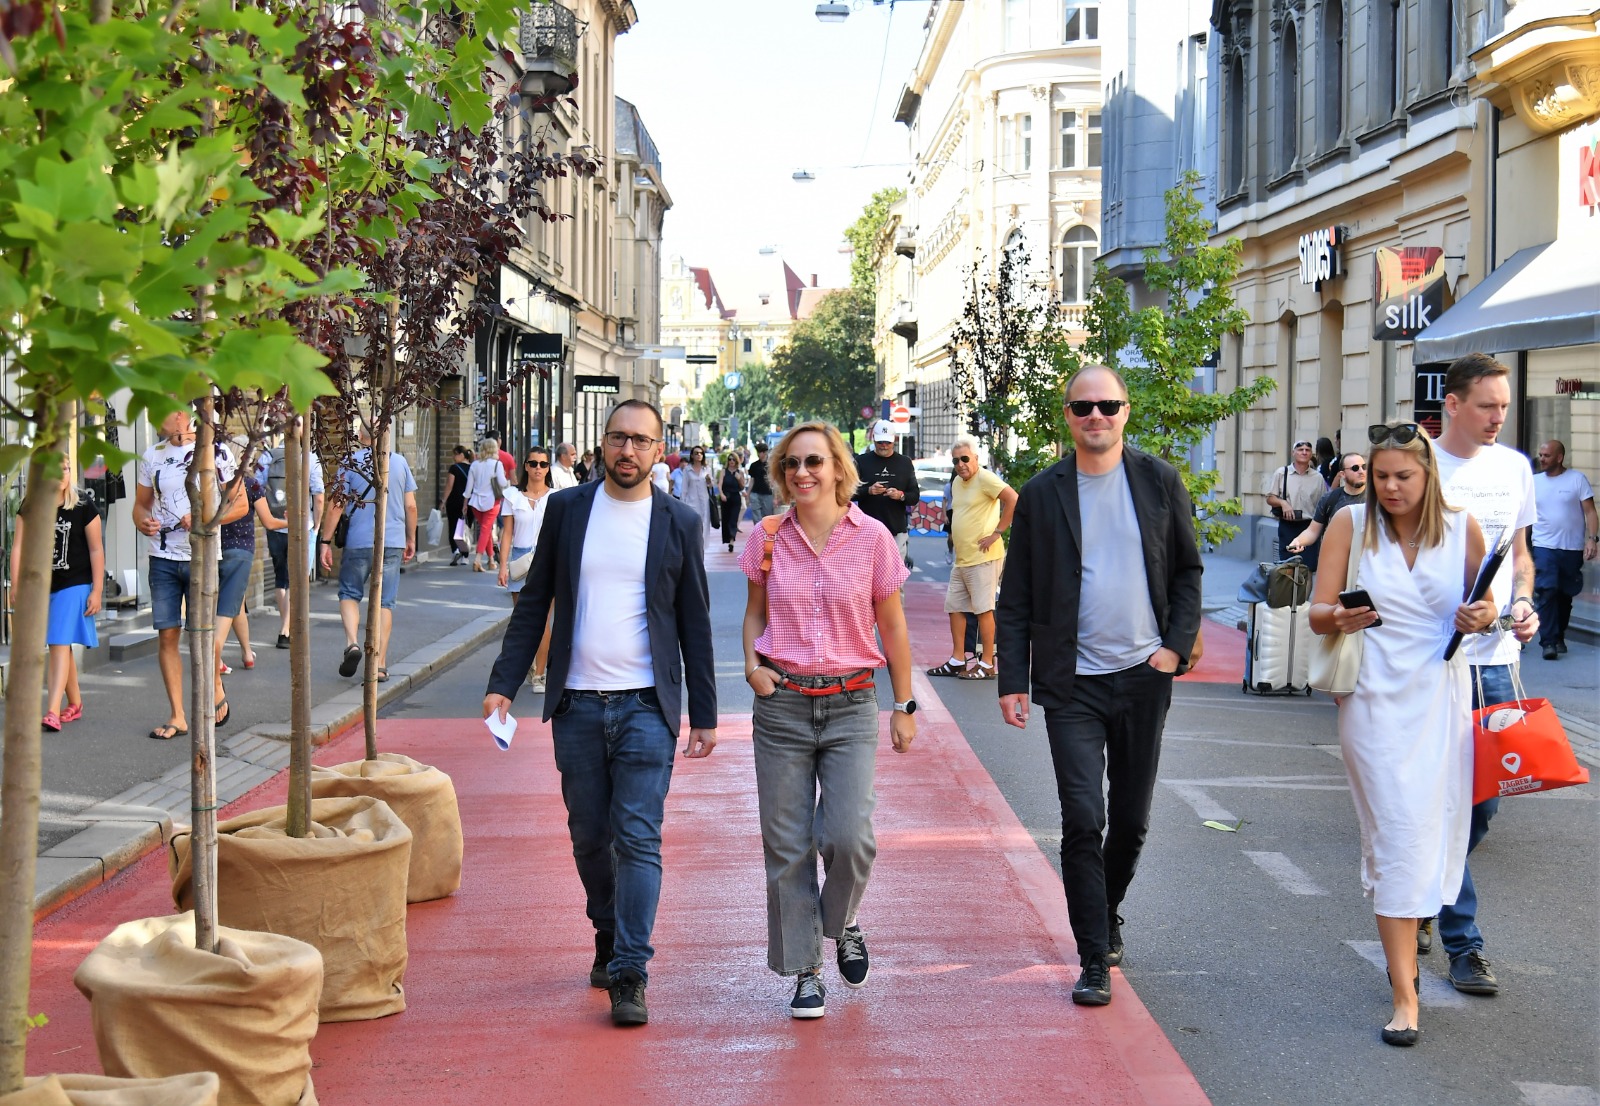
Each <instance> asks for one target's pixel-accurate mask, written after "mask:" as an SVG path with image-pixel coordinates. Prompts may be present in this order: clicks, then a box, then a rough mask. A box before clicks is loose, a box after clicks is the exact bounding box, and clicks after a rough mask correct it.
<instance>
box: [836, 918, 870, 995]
mask: <svg viewBox="0 0 1600 1106" xmlns="http://www.w3.org/2000/svg"><path fill="white" fill-rule="evenodd" d="M837 944H838V950H837V956H838V958H839V978H840V979H842V980H844V985H845V986H846V987H865V986H866V985H867V973H868V972H869V971H871V970H872V966H871V964H870V963H868V961H867V935H866V934H865V933H862V932H861V927H860V926H846V927H845V931H844V932H843V933H841V934H840V935H839V940H838V942H837Z"/></svg>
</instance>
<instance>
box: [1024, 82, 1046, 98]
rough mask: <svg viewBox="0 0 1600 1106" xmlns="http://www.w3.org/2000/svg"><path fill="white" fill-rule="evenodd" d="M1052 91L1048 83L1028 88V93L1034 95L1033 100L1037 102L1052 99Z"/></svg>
mask: <svg viewBox="0 0 1600 1106" xmlns="http://www.w3.org/2000/svg"><path fill="white" fill-rule="evenodd" d="M1050 90H1051V85H1050V83H1049V82H1048V81H1040V82H1038V83H1036V84H1031V85H1029V86H1028V91H1030V92H1032V93H1033V98H1034V99H1035V100H1048V99H1050Z"/></svg>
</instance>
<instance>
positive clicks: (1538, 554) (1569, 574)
mask: <svg viewBox="0 0 1600 1106" xmlns="http://www.w3.org/2000/svg"><path fill="white" fill-rule="evenodd" d="M1582 590H1583V550H1581V549H1544V548H1541V547H1540V546H1534V548H1533V605H1534V607H1535V608H1537V609H1538V611H1539V644H1540V645H1541V646H1547V645H1554V644H1555V643H1556V642H1558V641H1560V642H1565V641H1566V640H1567V624H1568V623H1569V622H1571V621H1572V597H1573V596H1574V595H1577V594H1578V593H1579V592H1581V591H1582Z"/></svg>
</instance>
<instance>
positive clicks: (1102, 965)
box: [1072, 952, 1111, 1006]
mask: <svg viewBox="0 0 1600 1106" xmlns="http://www.w3.org/2000/svg"><path fill="white" fill-rule="evenodd" d="M1072 1001H1073V1002H1075V1003H1077V1004H1078V1005H1079V1006H1105V1005H1107V1004H1108V1003H1110V1002H1111V965H1110V964H1108V963H1106V955H1105V953H1103V952H1102V953H1096V954H1095V955H1094V956H1091V957H1089V959H1087V960H1085V961H1084V962H1083V970H1082V971H1081V972H1079V973H1078V982H1077V983H1075V984H1073V987H1072Z"/></svg>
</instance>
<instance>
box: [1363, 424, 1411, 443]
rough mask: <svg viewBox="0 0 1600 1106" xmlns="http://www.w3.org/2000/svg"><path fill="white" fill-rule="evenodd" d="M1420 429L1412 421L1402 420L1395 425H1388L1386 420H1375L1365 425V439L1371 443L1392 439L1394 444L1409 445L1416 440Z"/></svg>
mask: <svg viewBox="0 0 1600 1106" xmlns="http://www.w3.org/2000/svg"><path fill="white" fill-rule="evenodd" d="M1420 429H1421V428H1420V427H1418V426H1417V424H1416V423H1414V422H1403V423H1400V424H1399V425H1397V426H1390V425H1389V424H1388V423H1386V422H1375V423H1373V424H1372V425H1371V426H1369V427H1367V441H1369V442H1371V443H1372V444H1373V445H1379V444H1380V443H1382V442H1385V441H1392V442H1394V444H1395V445H1410V444H1411V443H1412V442H1414V441H1416V440H1417V433H1418V431H1419V430H1420Z"/></svg>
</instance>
